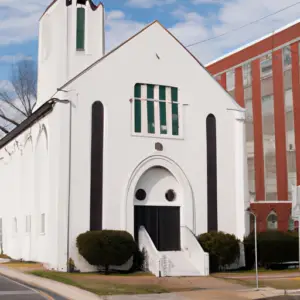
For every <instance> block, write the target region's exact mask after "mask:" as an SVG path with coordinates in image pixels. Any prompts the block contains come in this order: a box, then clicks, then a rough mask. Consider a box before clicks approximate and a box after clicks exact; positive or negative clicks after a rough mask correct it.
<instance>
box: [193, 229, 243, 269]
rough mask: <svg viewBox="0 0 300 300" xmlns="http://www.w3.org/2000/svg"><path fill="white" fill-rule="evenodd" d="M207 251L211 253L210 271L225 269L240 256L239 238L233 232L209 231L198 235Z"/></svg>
mask: <svg viewBox="0 0 300 300" xmlns="http://www.w3.org/2000/svg"><path fill="white" fill-rule="evenodd" d="M197 239H198V241H199V243H200V245H201V246H202V248H203V250H204V251H205V252H208V253H209V262H210V271H211V272H216V271H220V270H221V269H225V268H226V267H227V266H229V265H231V264H233V263H234V262H236V260H237V259H239V256H240V246H239V240H238V239H237V238H236V237H235V236H234V235H232V234H227V233H224V232H221V231H220V232H208V233H204V234H201V235H200V236H198V238H197Z"/></svg>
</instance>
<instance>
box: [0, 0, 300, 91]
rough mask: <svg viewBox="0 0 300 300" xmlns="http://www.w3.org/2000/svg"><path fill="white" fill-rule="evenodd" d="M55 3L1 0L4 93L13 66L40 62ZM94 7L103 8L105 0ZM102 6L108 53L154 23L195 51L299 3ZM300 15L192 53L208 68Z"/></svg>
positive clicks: (152, 1)
mask: <svg viewBox="0 0 300 300" xmlns="http://www.w3.org/2000/svg"><path fill="white" fill-rule="evenodd" d="M51 1H52V0H22V1H20V0H17V1H16V0H0V20H1V21H0V89H3V88H5V89H8V90H9V89H10V83H9V78H10V72H11V65H12V63H14V62H17V61H19V60H23V59H29V60H31V59H33V60H36V59H37V48H38V39H37V34H38V20H39V18H40V16H41V15H42V13H43V12H44V10H45V9H46V7H47V6H48V5H49V3H50V2H51ZM59 1H64V0H59ZM298 1H299V0H298ZM94 2H95V3H96V4H97V3H98V2H99V0H94ZM102 3H103V4H104V7H105V11H106V17H105V19H106V20H105V24H106V25H105V30H106V45H107V49H106V50H107V51H108V50H110V49H111V48H113V47H115V46H117V45H118V44H120V43H121V42H122V41H124V40H126V39H127V38H128V37H130V36H131V35H133V34H135V33H136V32H138V31H139V30H140V29H142V28H143V27H144V26H145V25H147V24H149V23H151V22H152V21H154V20H159V21H160V22H161V23H162V24H163V25H164V26H165V27H166V28H167V29H169V30H170V31H171V32H172V33H173V34H174V35H175V36H176V37H177V38H178V39H179V40H180V41H181V42H182V43H183V44H184V45H189V44H192V43H195V42H198V41H202V40H205V39H209V38H211V37H214V36H218V35H220V34H223V33H224V32H228V31H231V30H232V29H235V28H237V27H239V26H243V25H244V24H247V23H249V22H252V21H254V20H256V19H259V18H261V17H263V16H266V15H268V14H271V13H273V12H275V11H277V10H280V9H282V8H284V7H286V6H289V5H292V4H294V3H297V0H103V1H102ZM299 15H300V3H299V5H296V6H294V7H292V8H290V9H287V10H285V11H283V12H281V13H278V14H276V15H275V16H272V17H270V18H267V19H265V20H263V21H261V22H258V23H256V24H253V25H251V26H247V27H245V28H243V29H242V30H237V31H233V32H231V33H230V34H227V35H225V36H224V37H220V38H216V39H214V40H211V41H207V42H203V43H200V44H198V45H196V46H194V47H190V48H189V50H191V51H192V52H193V54H195V55H196V56H197V57H198V58H199V60H200V61H201V62H202V63H203V64H207V63H208V62H209V61H211V60H213V59H216V58H218V57H219V56H221V55H223V54H226V53H228V52H230V51H232V50H234V49H236V48H237V47H239V46H242V45H243V44H245V43H248V42H251V41H253V40H255V39H257V38H260V37H262V36H263V35H265V34H268V33H270V32H272V31H274V30H276V29H278V28H280V27H282V26H285V25H286V24H288V23H290V22H292V21H295V20H296V19H297V18H299Z"/></svg>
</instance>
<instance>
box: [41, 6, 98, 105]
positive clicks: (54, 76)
mask: <svg viewBox="0 0 300 300" xmlns="http://www.w3.org/2000/svg"><path fill="white" fill-rule="evenodd" d="M39 25H40V26H39V29H40V30H39V61H38V67H39V78H38V105H40V104H43V103H44V102H45V101H47V100H48V99H49V98H51V96H52V95H53V94H54V93H55V92H56V91H57V88H59V87H60V86H62V85H63V84H64V83H66V82H67V81H68V80H70V79H71V78H73V77H74V76H76V75H77V74H78V73H80V72H81V71H82V70H84V69H85V68H87V67H88V66H89V65H91V64H92V63H94V62H95V61H96V60H97V59H99V58H101V57H102V56H103V55H104V7H103V5H102V3H100V4H99V5H95V4H94V3H93V1H92V0H54V1H53V2H52V3H51V4H50V6H49V7H48V8H47V10H46V11H45V13H44V15H43V16H42V17H41V19H40V24H39Z"/></svg>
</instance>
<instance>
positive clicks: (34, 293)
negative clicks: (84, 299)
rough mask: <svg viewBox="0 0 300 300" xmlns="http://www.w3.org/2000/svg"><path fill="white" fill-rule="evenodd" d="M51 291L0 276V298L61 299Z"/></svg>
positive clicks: (21, 299) (20, 299)
mask: <svg viewBox="0 0 300 300" xmlns="http://www.w3.org/2000/svg"><path fill="white" fill-rule="evenodd" d="M50 294H51V293H48V292H45V291H41V290H40V291H39V290H37V289H35V288H33V287H30V286H27V285H25V284H23V283H20V282H17V281H14V280H12V279H9V278H7V277H4V276H0V300H45V299H48V300H63V299H64V298H61V297H58V296H56V295H50Z"/></svg>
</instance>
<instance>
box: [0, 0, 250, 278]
mask: <svg viewBox="0 0 300 300" xmlns="http://www.w3.org/2000/svg"><path fill="white" fill-rule="evenodd" d="M104 39H105V38H104V7H103V5H102V4H100V5H99V6H96V5H94V4H93V3H92V2H91V0H56V1H53V3H52V4H51V5H50V6H49V7H48V9H47V10H46V12H45V13H44V15H43V16H42V18H41V19H40V33H39V59H38V103H37V109H36V111H35V112H34V114H33V115H32V116H30V117H29V118H28V119H27V120H25V121H24V122H23V123H22V124H21V125H20V126H18V127H17V128H15V129H14V130H13V131H12V132H10V133H9V134H8V135H6V136H5V137H4V138H3V139H2V140H0V190H1V198H0V225H1V226H0V242H1V245H2V249H3V252H4V253H6V254H8V255H9V256H11V257H12V258H15V259H24V260H27V261H37V262H41V263H44V264H45V266H47V267H48V268H49V269H54V270H58V271H67V262H68V261H69V259H73V260H74V262H75V265H76V267H77V268H78V269H79V270H80V271H93V270H94V269H93V268H92V267H91V266H90V265H88V263H87V262H86V261H85V260H84V259H83V258H82V257H81V256H80V255H79V254H78V251H77V247H76V238H77V236H78V235H79V234H81V233H83V232H86V231H88V230H101V229H115V230H126V231H128V232H129V233H131V234H132V235H133V236H134V237H135V239H136V240H138V243H139V245H140V248H141V249H144V250H145V251H146V253H147V262H148V267H149V269H150V271H151V272H153V273H154V274H156V275H159V274H163V275H168V276H173V275H207V274H208V272H209V270H208V255H207V254H206V253H204V251H203V250H202V248H201V247H200V245H199V244H198V242H197V240H196V238H195V235H199V234H201V233H205V232H208V231H215V230H219V231H224V232H227V233H232V234H235V235H236V236H237V237H238V238H240V239H243V237H244V234H245V231H246V229H245V228H246V227H245V219H246V218H245V207H246V203H247V192H246V191H247V186H246V185H247V178H246V173H247V172H246V164H245V142H244V141H245V136H244V126H245V125H244V119H245V112H244V109H242V108H241V107H239V106H238V105H237V104H236V102H235V101H233V99H232V98H231V96H230V95H229V94H228V93H226V92H225V91H224V90H223V88H222V87H221V86H220V85H219V84H218V83H217V82H216V81H215V80H214V79H213V78H212V77H211V76H210V74H209V73H208V72H207V71H206V70H205V68H204V67H203V65H201V63H200V62H199V61H198V60H197V59H196V58H195V57H194V56H193V55H192V54H191V53H190V52H189V51H188V50H187V49H186V48H185V47H184V46H183V45H182V44H181V43H180V42H179V41H178V40H177V39H176V38H175V37H174V36H173V35H172V34H171V33H170V32H168V31H167V30H166V29H165V28H164V27H163V26H162V25H161V24H160V23H159V22H157V21H155V22H153V23H152V24H150V25H148V26H147V27H146V28H144V29H143V30H141V31H140V32H139V33H137V34H136V35H135V36H133V37H131V38H130V39H129V40H127V41H126V42H124V43H123V44H121V45H120V46H118V47H117V48H115V49H114V50H112V51H110V52H109V53H105V42H104Z"/></svg>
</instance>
